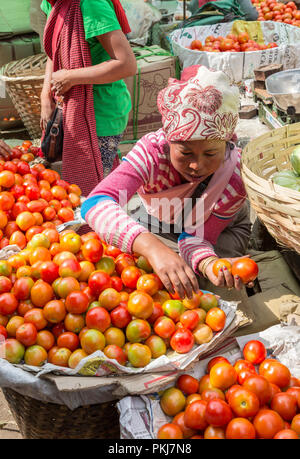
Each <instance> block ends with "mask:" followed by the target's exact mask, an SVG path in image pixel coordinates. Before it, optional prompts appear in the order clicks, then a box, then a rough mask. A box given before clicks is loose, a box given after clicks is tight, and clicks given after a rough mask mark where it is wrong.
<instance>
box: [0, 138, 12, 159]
mask: <svg viewBox="0 0 300 459" xmlns="http://www.w3.org/2000/svg"><path fill="white" fill-rule="evenodd" d="M7 153H8V154H11V148H10V146H9V145H7V143H5V142H4V141H3V140H0V154H3V155H4V156H5V155H6V154H7Z"/></svg>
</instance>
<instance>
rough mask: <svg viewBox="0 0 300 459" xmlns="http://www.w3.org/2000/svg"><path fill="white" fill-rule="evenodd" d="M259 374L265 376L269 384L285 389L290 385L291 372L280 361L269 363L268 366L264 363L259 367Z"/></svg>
mask: <svg viewBox="0 0 300 459" xmlns="http://www.w3.org/2000/svg"><path fill="white" fill-rule="evenodd" d="M258 371H259V374H260V375H262V376H264V377H265V378H266V379H267V380H268V381H269V382H271V383H273V384H276V385H277V386H278V387H280V388H283V387H286V386H287V385H288V384H289V381H290V378H291V373H290V370H289V369H288V368H287V367H286V366H285V365H283V364H282V363H280V362H278V361H276V360H275V361H271V360H270V361H268V362H267V365H266V364H265V362H262V363H261V364H260V366H259V370H258Z"/></svg>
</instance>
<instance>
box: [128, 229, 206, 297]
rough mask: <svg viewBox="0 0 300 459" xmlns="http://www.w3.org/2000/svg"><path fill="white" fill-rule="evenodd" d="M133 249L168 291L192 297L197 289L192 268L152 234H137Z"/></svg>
mask: <svg viewBox="0 0 300 459" xmlns="http://www.w3.org/2000/svg"><path fill="white" fill-rule="evenodd" d="M133 251H134V252H136V253H139V254H140V255H143V256H144V257H146V258H147V260H148V261H149V263H150V264H151V266H152V268H153V271H154V272H155V273H156V274H157V275H158V276H159V278H160V280H161V281H162V283H163V284H164V286H165V288H166V289H167V290H168V291H169V292H171V293H175V292H177V293H178V295H179V296H180V298H184V297H186V296H187V297H188V298H192V296H193V292H195V293H197V292H198V291H199V285H198V281H197V277H196V275H195V273H194V272H193V270H192V269H191V268H190V267H189V266H188V265H187V264H186V263H185V261H184V260H183V259H182V258H181V257H180V256H179V255H178V254H177V253H175V252H174V251H173V250H172V249H170V248H169V247H167V246H166V245H165V244H164V243H163V242H161V241H160V240H159V239H158V238H157V237H156V236H155V235H154V234H151V233H141V234H139V236H137V237H136V239H135V241H134V243H133Z"/></svg>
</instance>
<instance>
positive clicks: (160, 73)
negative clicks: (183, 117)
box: [123, 45, 177, 140]
mask: <svg viewBox="0 0 300 459" xmlns="http://www.w3.org/2000/svg"><path fill="white" fill-rule="evenodd" d="M133 51H134V53H135V55H136V58H137V64H138V71H137V74H136V75H135V76H134V77H129V78H126V79H125V83H126V85H127V87H128V90H129V92H130V94H131V100H132V107H133V108H132V110H131V112H130V114H129V120H128V124H127V128H126V131H125V133H124V137H123V140H132V139H140V138H141V137H143V136H144V135H145V134H147V133H149V132H151V131H156V130H157V129H160V128H161V114H160V113H159V111H158V108H157V104H156V99H157V95H158V93H159V91H160V90H161V89H163V88H165V87H166V86H167V84H168V79H169V78H176V59H177V58H176V57H174V56H172V55H171V54H170V53H169V52H168V51H166V50H164V49H162V48H160V47H159V46H156V45H154V46H149V47H144V48H139V47H134V48H133Z"/></svg>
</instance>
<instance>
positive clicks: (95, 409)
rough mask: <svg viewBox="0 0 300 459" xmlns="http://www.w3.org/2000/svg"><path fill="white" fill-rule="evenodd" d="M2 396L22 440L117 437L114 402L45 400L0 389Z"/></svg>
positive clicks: (117, 421) (116, 417)
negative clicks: (82, 403)
mask: <svg viewBox="0 0 300 459" xmlns="http://www.w3.org/2000/svg"><path fill="white" fill-rule="evenodd" d="M2 391H3V393H4V396H5V399H6V401H7V403H8V405H9V408H10V410H11V412H12V415H13V417H14V419H15V421H16V423H17V425H18V427H19V429H20V432H21V434H22V436H23V438H25V439H43V440H44V439H59V440H60V439H83V440H90V439H93V438H96V439H119V438H120V427H119V413H118V410H117V408H116V406H115V403H116V402H107V403H101V404H96V405H85V406H80V407H78V408H76V409H75V410H70V409H69V408H68V407H67V406H66V405H59V404H56V403H45V402H41V401H39V400H36V399H34V398H32V397H28V396H24V395H21V394H19V393H18V392H16V391H14V390H12V389H8V388H3V389H2Z"/></svg>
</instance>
